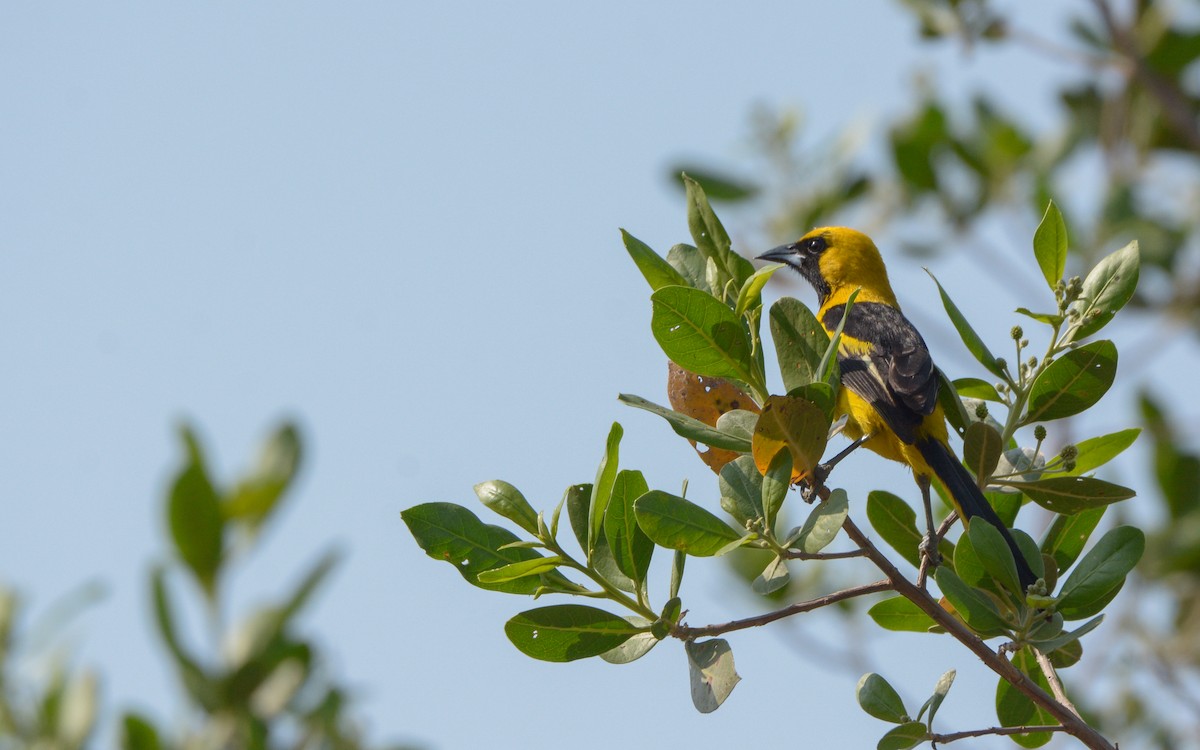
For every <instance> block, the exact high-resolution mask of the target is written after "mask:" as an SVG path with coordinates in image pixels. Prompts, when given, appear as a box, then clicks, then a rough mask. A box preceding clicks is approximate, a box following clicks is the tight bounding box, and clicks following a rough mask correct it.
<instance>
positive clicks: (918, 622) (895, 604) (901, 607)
mask: <svg viewBox="0 0 1200 750" xmlns="http://www.w3.org/2000/svg"><path fill="white" fill-rule="evenodd" d="M867 615H868V616H870V618H871V619H872V620H874V621H875V624H876V625H878V626H879V627H881V628H883V629H884V630H894V631H898V632H904V633H928V632H929V631H930V630H932V629H934V628H936V627H938V624H937V623H936V622H934V621H933V618H932V617H930V616H929V615H927V614H925V612H924V611H922V610H921V608H920V607H918V606H917V605H915V604H913V603H912V601H911V600H909V599H907V598H905V597H903V596H893V597H891V598H888V599H884V600H883V601H881V602H877V603H876V604H874V605H872V606H871V608H870V609H868V610H867Z"/></svg>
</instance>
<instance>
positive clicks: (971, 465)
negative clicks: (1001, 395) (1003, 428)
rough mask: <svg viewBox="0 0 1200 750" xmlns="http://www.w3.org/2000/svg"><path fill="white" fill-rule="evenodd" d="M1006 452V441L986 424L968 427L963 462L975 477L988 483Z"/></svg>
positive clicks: (964, 437) (975, 424)
mask: <svg viewBox="0 0 1200 750" xmlns="http://www.w3.org/2000/svg"><path fill="white" fill-rule="evenodd" d="M1003 452H1004V439H1003V438H1002V437H1001V436H1000V433H999V432H997V431H996V428H995V427H992V426H991V425H990V424H988V423H986V422H972V423H971V424H969V425H967V432H966V434H965V435H964V436H963V461H964V462H965V463H966V465H967V468H968V469H970V470H971V471H972V472H974V474H975V476H977V477H982V478H984V480H985V481H986V479H987V478H988V477H990V476H991V475H992V473H993V472H995V471H996V464H997V463H999V461H1000V454H1001V453H1003Z"/></svg>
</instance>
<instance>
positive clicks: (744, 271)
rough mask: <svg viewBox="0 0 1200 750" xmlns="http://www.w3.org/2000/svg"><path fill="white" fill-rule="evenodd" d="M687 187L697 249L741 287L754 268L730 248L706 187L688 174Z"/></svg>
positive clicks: (689, 227)
mask: <svg viewBox="0 0 1200 750" xmlns="http://www.w3.org/2000/svg"><path fill="white" fill-rule="evenodd" d="M683 185H684V189H685V190H686V191H687V204H688V212H687V214H688V230H689V231H690V232H691V234H692V240H693V241H694V242H695V243H696V248H697V249H699V250H700V252H701V253H703V254H704V257H705V258H707V259H712V261H713V262H715V263H716V264H717V266H718V268H719V269H720V276H721V278H722V280H725V279H732V280H733V283H734V284H735V286H734V288H735V289H736V288H738V287H740V286H741V285H742V284H743V283H744V282H745V281H746V279H748V278H750V275H751V274H753V273H754V266H753V265H752V264H751V263H750V261H748V260H746V259H745V258H743V257H742V256H740V255H738V254H737V253H735V252H733V250H731V249H730V247H731V244H732V243H731V242H730V241H729V234H728V233H726V231H725V227H724V226H722V225H721V220H720V219H718V218H717V215H716V213H715V212H714V211H713V210H712V206H710V205H709V203H708V196H706V195H705V194H704V188H702V187H700V184H699V183H698V182H696V181H695V180H693V179H691V178H690V177H688V176H687V175H683ZM713 293H714V294H715V295H717V296H718V297H721V298H722V299H724V298H725V295H724V293H723V292H722V290H721V289H718V288H716V287H713ZM687 369H691V368H687ZM700 374H701V375H703V374H704V373H700Z"/></svg>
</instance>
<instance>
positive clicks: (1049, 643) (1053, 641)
mask: <svg viewBox="0 0 1200 750" xmlns="http://www.w3.org/2000/svg"><path fill="white" fill-rule="evenodd" d="M1102 622H1104V615H1100V616H1098V617H1094V618H1092V619H1091V620H1088V621H1087V622H1086V623H1085V624H1083V625H1080V626H1079V627H1078V628H1075V629H1074V630H1072V631H1070V632H1068V633H1060V634H1059V635H1057V636H1055V637H1054V638H1049V639H1047V640H1044V641H1035V642H1034V645H1035V646H1037V648H1038V650H1040V651H1041V652H1042V653H1043V654H1046V655H1050V654H1052V653H1054V652H1055V651H1057V650H1059V649H1060V648H1062V647H1064V646H1067V645H1069V644H1071V643H1074V642H1075V641H1077V640H1079V639H1080V638H1082V637H1083V636H1085V635H1087V634H1088V633H1090V632H1092V631H1093V630H1095V629H1096V628H1097V627H1098V626H1099V625H1100V623H1102Z"/></svg>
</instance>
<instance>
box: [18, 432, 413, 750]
mask: <svg viewBox="0 0 1200 750" xmlns="http://www.w3.org/2000/svg"><path fill="white" fill-rule="evenodd" d="M182 443H183V448H184V451H183V452H184V460H183V464H182V466H181V467H180V468H179V470H178V471H177V472H176V473H175V475H174V478H173V479H172V481H171V484H170V487H169V489H168V492H167V493H166V498H165V508H164V510H165V515H166V519H167V523H166V531H167V535H168V540H169V542H170V544H171V545H172V546H173V551H174V555H173V557H174V561H173V562H170V563H166V564H162V565H160V566H157V567H156V568H155V569H154V570H153V571H152V572H151V574H150V580H149V584H150V595H151V599H152V604H153V613H154V621H155V625H156V627H157V630H158V632H159V635H160V636H161V638H162V641H163V644H164V645H165V647H166V648H165V652H164V655H165V656H166V658H167V661H168V663H169V664H170V665H171V667H172V669H173V670H174V672H175V674H176V676H177V677H178V680H179V684H180V687H181V689H182V690H181V694H182V696H183V698H184V701H185V705H186V710H184V711H182V712H176V713H177V714H179V715H182V716H185V717H187V718H186V723H185V724H184V725H183V726H176V725H174V724H172V725H167V726H164V725H162V724H159V723H157V722H156V721H155V720H154V719H153V718H151V717H148V716H145V715H143V714H140V713H135V712H128V713H125V714H123V715H121V716H119V717H118V716H115V715H110V719H109V721H110V722H111V724H112V726H113V731H114V732H115V733H116V734H118V735H119V739H118V740H116V741H110V742H101V743H99V744H102V745H105V746H120V747H122V748H125V750H171V749H178V750H208V749H209V748H212V749H214V750H215V749H216V748H246V749H255V750H257V749H262V750H285V749H288V750H290V749H292V748H294V749H295V750H302V749H303V750H358V749H359V748H368V747H383V746H380V745H375V744H368V743H367V742H366V741H365V740H364V739H363V737H362V732H361V729H360V728H359V726H358V723H357V721H355V720H354V719H352V718H351V716H350V715H349V713H350V712H349V709H350V707H351V700H350V697H351V696H350V692H349V690H348V689H347V688H346V686H344V685H342V684H341V683H339V682H338V681H336V680H334V679H333V678H332V677H331V676H330V675H329V674H328V668H327V666H326V658H325V656H324V652H323V650H322V649H321V648H320V647H319V646H318V645H317V644H316V643H315V642H314V641H313V640H312V639H310V638H308V637H305V636H303V635H302V634H301V633H300V632H299V631H298V627H297V620H298V618H299V616H300V614H301V613H302V611H303V610H304V608H305V607H306V606H308V604H309V603H310V601H311V600H312V597H313V595H314V594H315V593H316V591H317V590H318V589H319V588H320V586H321V585H323V583H324V581H325V580H326V578H327V577H328V575H329V573H330V572H331V571H332V570H333V568H334V566H335V564H336V562H337V559H338V555H337V554H335V553H333V552H326V553H325V554H322V555H320V556H319V557H317V558H316V559H315V560H314V561H313V562H312V563H311V564H310V566H309V567H308V569H307V570H305V571H304V572H303V574H302V575H301V576H300V578H299V581H298V582H297V583H296V584H295V585H294V586H292V587H291V588H290V589H285V590H284V591H283V593H282V594H280V595H279V596H278V598H277V599H276V600H275V601H273V602H269V603H266V604H263V605H261V606H259V607H257V608H255V609H254V610H253V611H251V612H248V613H247V614H246V615H245V616H244V617H242V618H241V619H240V620H239V621H237V622H236V623H232V624H227V623H226V622H225V621H224V619H223V617H222V614H221V613H222V612H223V611H224V602H225V600H226V598H227V594H226V585H225V583H224V582H225V581H226V580H227V579H228V578H229V577H230V576H231V574H232V573H233V572H234V570H235V568H236V567H237V563H238V561H239V559H240V558H242V557H243V556H248V555H249V554H250V553H252V552H253V551H254V549H255V548H256V546H257V544H258V543H259V540H260V536H259V532H260V531H261V530H262V528H263V526H264V524H266V523H267V522H268V521H269V520H270V519H271V518H272V517H274V515H275V514H276V513H277V511H278V510H279V508H280V507H281V506H282V503H283V501H284V500H285V499H286V498H287V495H288V490H289V489H290V487H291V485H292V484H293V481H294V479H295V477H296V472H297V471H298V469H299V467H300V460H301V455H302V452H301V441H300V436H299V433H298V432H297V430H296V428H295V427H294V426H292V425H290V424H287V425H283V426H282V427H280V428H279V429H278V430H276V431H275V433H274V434H273V435H272V436H271V437H270V439H269V440H267V442H266V443H265V445H264V448H263V450H262V453H261V455H260V458H259V461H258V463H257V465H256V466H255V467H254V468H253V469H252V470H251V471H249V472H247V473H246V475H244V476H243V477H241V478H240V479H239V480H238V481H236V482H233V483H232V484H230V485H229V486H224V485H222V484H220V483H218V482H217V480H216V479H215V478H214V477H212V475H211V474H210V472H209V469H208V465H207V463H206V461H205V456H204V451H203V448H202V447H201V445H200V442H199V440H198V439H197V437H196V435H195V433H194V432H193V431H192V430H191V429H188V428H185V429H184V430H183V431H182ZM193 584H194V585H193ZM189 599H190V600H195V601H194V602H188V603H187V606H183V607H181V606H180V605H179V604H178V602H179V601H180V600H184V601H186V600H189ZM197 612H203V613H205V614H206V615H207V618H206V622H205V623H203V624H205V625H207V629H205V628H195V627H189V625H190V624H191V623H189V622H188V618H187V617H186V616H185V613H187V614H194V613H197ZM17 615H18V598H17V597H16V595H15V594H13V593H12V592H11V591H8V590H6V589H0V750H9V748H12V749H13V750H15V749H16V748H44V749H45V750H73V749H74V748H83V747H88V746H89V744H90V743H91V742H93V741H96V738H95V734H96V727H97V724H98V723H100V721H101V716H102V714H101V712H100V706H99V694H98V693H99V691H98V685H99V678H98V677H97V676H96V675H95V674H93V673H91V672H88V671H80V670H73V669H70V668H68V660H67V658H66V656H64V655H63V654H62V653H60V652H56V653H53V654H50V655H49V656H42V655H40V654H38V653H30V654H24V653H23V650H22V648H21V647H22V646H23V644H24V639H22V638H19V637H18V635H19V632H18V629H17V628H16V623H17V619H18V618H17ZM197 629H199V630H201V631H202V632H207V634H208V635H209V642H208V643H207V648H201V647H199V646H196V645H194V644H193V643H191V642H190V639H189V638H188V637H187V636H188V635H189V634H191V633H192V632H193V631H195V630H197ZM48 635H50V628H48V626H46V625H40V626H38V627H35V628H33V629H32V630H31V631H30V635H29V639H30V640H35V641H36V640H45V639H46V638H47V637H48ZM60 651H61V649H60ZM19 656H20V657H24V658H18V657H19ZM43 662H44V664H43ZM39 673H45V674H47V675H48V676H47V677H45V678H39V677H38V674H39ZM387 747H391V748H394V749H395V750H401V746H398V745H390V746H387Z"/></svg>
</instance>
